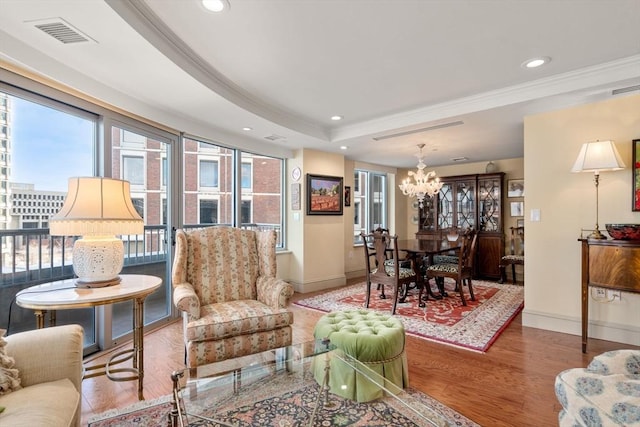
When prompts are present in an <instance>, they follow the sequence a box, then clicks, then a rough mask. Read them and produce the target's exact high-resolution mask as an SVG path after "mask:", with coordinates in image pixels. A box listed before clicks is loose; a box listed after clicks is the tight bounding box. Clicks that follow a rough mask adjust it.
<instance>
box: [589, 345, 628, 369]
mask: <svg viewBox="0 0 640 427" xmlns="http://www.w3.org/2000/svg"><path fill="white" fill-rule="evenodd" d="M587 371H589V372H593V373H596V374H600V375H615V374H622V375H638V374H640V351H639V350H628V349H623V350H613V351H606V352H604V353H602V354H599V355H597V356H596V357H594V358H593V360H592V361H591V363H589V366H587Z"/></svg>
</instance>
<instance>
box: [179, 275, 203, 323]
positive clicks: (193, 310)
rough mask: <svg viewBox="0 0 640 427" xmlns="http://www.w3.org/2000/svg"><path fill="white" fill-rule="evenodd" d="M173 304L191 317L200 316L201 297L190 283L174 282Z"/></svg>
mask: <svg viewBox="0 0 640 427" xmlns="http://www.w3.org/2000/svg"><path fill="white" fill-rule="evenodd" d="M173 304H174V305H175V306H176V308H177V309H178V310H180V311H184V312H185V313H186V314H187V315H188V316H189V318H190V319H199V318H200V299H199V298H198V296H197V295H196V291H195V290H194V289H193V286H191V284H190V283H174V285H173Z"/></svg>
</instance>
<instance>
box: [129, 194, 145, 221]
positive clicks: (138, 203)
mask: <svg viewBox="0 0 640 427" xmlns="http://www.w3.org/2000/svg"><path fill="white" fill-rule="evenodd" d="M131 202H132V203H133V207H134V208H136V212H138V215H140V218H144V199H143V198H141V197H134V196H131Z"/></svg>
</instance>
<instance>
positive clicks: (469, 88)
mask: <svg viewBox="0 0 640 427" xmlns="http://www.w3.org/2000/svg"><path fill="white" fill-rule="evenodd" d="M230 4H231V8H230V10H228V11H226V12H223V13H221V14H212V13H210V12H206V11H205V10H204V9H203V7H202V6H201V4H200V2H199V0H147V1H143V0H133V1H124V0H107V1H101V0H83V1H78V0H67V1H64V0H39V1H38V0H30V1H24V0H0V59H2V60H3V61H5V62H6V63H8V64H12V65H17V66H19V67H21V68H24V69H27V70H30V71H35V72H36V73H38V74H41V75H43V76H45V77H48V78H50V79H53V80H55V81H58V82H61V83H63V84H65V85H68V86H71V87H73V88H76V89H78V90H80V91H82V92H85V93H87V94H89V95H91V96H93V97H96V98H98V99H101V100H103V101H104V102H107V103H110V104H112V105H115V106H117V107H120V108H123V109H125V110H128V111H130V112H132V113H135V114H139V115H141V116H143V117H147V118H149V119H152V120H155V121H158V122H161V123H165V124H167V125H169V126H172V127H175V128H176V129H178V130H186V131H189V132H192V133H195V134H198V135H200V136H204V137H209V138H211V139H214V140H218V141H219V142H222V143H225V142H226V143H231V144H236V145H240V146H243V145H244V146H250V147H251V146H252V147H259V146H261V145H264V144H271V145H272V146H273V147H275V149H280V150H282V152H291V151H292V150H295V149H298V148H312V149H317V150H322V151H330V152H341V153H343V154H344V155H345V156H346V157H347V158H351V159H355V160H359V161H363V162H369V163H375V164H381V165H386V166H392V167H413V166H414V165H415V163H416V159H415V156H414V155H415V154H416V152H417V148H416V145H417V144H420V143H424V144H426V147H425V153H426V163H427V164H428V165H429V166H435V165H445V164H451V163H453V161H452V159H453V158H461V157H466V158H467V159H468V160H466V161H469V162H476V161H488V160H498V159H503V158H513V157H521V156H522V155H523V117H524V116H526V115H529V114H535V113H538V112H543V111H548V110H552V109H558V108H564V107H568V106H572V105H579V104H583V103H587V102H594V101H598V100H603V99H607V98H610V97H612V96H626V95H628V94H629V93H640V92H638V91H635V92H634V91H632V92H625V93H623V94H621V95H612V91H613V90H615V89H621V88H628V87H632V86H636V85H640V25H638V16H640V1H638V0H608V1H593V0H588V1H587V0H574V1H542V0H540V1H513V0H486V1H476V0H467V1H462V0H442V1H438V0H424V1H419V0H412V1H410V0H342V1H339V0H334V1H327V0H300V1H294V0H230ZM51 22H59V23H62V25H65V26H68V27H71V28H73V29H75V30H77V31H78V32H79V33H80V34H81V35H82V36H84V37H85V38H86V39H87V40H86V41H84V42H79V43H66V44H65V43H62V42H61V41H59V40H57V39H56V38H54V37H52V36H51V35H50V34H47V33H45V32H44V31H43V30H42V29H41V28H39V27H38V24H42V23H44V24H50V23H51ZM539 56H547V57H550V58H551V59H552V60H551V62H550V63H549V64H548V65H545V66H543V67H540V68H536V69H525V68H523V67H521V64H522V63H523V62H524V61H525V60H527V59H529V58H533V57H539ZM333 115H341V116H343V117H344V118H343V120H340V121H332V120H331V116H333ZM457 122H462V123H463V124H458V125H456V126H449V125H450V124H455V123H457ZM443 125H444V126H443ZM244 127H250V128H252V130H250V131H245V130H243V128H244ZM394 135H395V136H394ZM265 137H270V139H266V138H265ZM606 137H607V136H606V135H595V136H594V139H596V138H606ZM340 146H346V147H347V149H346V150H344V151H343V150H340Z"/></svg>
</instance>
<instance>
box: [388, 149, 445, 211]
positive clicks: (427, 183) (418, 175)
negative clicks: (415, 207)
mask: <svg viewBox="0 0 640 427" xmlns="http://www.w3.org/2000/svg"><path fill="white" fill-rule="evenodd" d="M418 148H419V149H420V154H418V171H417V172H413V171H409V177H408V178H405V180H404V181H402V184H400V185H399V186H398V187H400V190H402V194H404V195H405V196H409V197H415V198H416V199H418V202H419V204H420V208H423V207H424V199H425V197H433V196H435V195H436V194H438V192H439V191H440V189H441V188H442V182H440V178H437V177H436V173H435V172H434V171H431V172H427V173H425V172H424V168H426V167H427V165H425V164H424V161H423V159H424V156H423V154H422V149H423V148H424V144H418ZM411 177H413V179H414V181H415V183H413V182H411V180H410V178H411Z"/></svg>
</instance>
